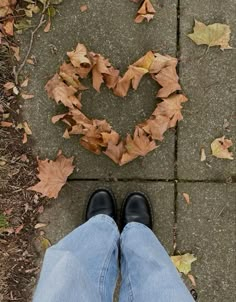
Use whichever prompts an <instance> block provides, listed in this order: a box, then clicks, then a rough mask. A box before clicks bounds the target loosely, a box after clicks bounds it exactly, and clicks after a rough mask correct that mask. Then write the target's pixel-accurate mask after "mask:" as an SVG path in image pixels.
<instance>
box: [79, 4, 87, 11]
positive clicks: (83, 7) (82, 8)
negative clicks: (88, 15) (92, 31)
mask: <svg viewBox="0 0 236 302" xmlns="http://www.w3.org/2000/svg"><path fill="white" fill-rule="evenodd" d="M86 10H88V6H87V5H86V4H84V5H81V6H80V11H81V12H82V13H83V12H85V11H86Z"/></svg>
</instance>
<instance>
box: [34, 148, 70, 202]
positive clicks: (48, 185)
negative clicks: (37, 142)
mask: <svg viewBox="0 0 236 302" xmlns="http://www.w3.org/2000/svg"><path fill="white" fill-rule="evenodd" d="M73 160H74V157H71V158H66V157H65V156H64V155H63V154H62V152H61V151H59V152H58V154H57V157H56V159H55V161H53V160H49V159H45V160H40V159H38V171H39V174H38V175H37V177H38V178H39V179H40V182H39V183H37V184H36V185H34V186H32V187H30V188H28V190H32V191H36V192H39V193H41V194H42V196H47V197H49V198H57V196H58V193H59V192H60V190H61V188H62V187H63V186H64V185H65V183H66V180H67V177H68V176H69V175H70V174H71V173H72V172H73V170H74V166H73V165H72V163H73Z"/></svg>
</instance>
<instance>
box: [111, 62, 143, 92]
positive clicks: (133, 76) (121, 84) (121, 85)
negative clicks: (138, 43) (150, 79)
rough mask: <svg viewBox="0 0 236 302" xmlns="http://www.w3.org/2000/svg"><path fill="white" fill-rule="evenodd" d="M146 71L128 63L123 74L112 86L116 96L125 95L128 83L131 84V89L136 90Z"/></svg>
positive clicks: (128, 86)
mask: <svg viewBox="0 0 236 302" xmlns="http://www.w3.org/2000/svg"><path fill="white" fill-rule="evenodd" d="M146 73H148V70H147V69H145V68H142V67H137V66H133V65H130V66H129V69H128V70H127V71H126V73H125V74H124V76H123V77H122V78H120V79H119V80H118V82H117V85H116V86H115V88H114V93H115V94H116V95H118V96H122V97H124V96H126V95H127V93H128V91H129V88H130V84H132V87H133V89H134V90H136V89H137V88H138V85H139V82H140V81H141V79H142V77H143V76H144V75H145V74H146Z"/></svg>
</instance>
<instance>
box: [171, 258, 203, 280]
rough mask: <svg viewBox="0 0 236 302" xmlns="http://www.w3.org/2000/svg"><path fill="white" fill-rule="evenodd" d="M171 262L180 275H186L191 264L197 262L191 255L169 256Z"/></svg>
mask: <svg viewBox="0 0 236 302" xmlns="http://www.w3.org/2000/svg"><path fill="white" fill-rule="evenodd" d="M171 260H172V262H173V263H174V265H175V267H176V268H177V269H178V271H179V272H180V273H183V274H185V275H187V274H188V273H189V272H190V271H191V264H192V263H193V262H194V261H196V260H197V258H196V257H194V255H192V254H189V253H187V254H184V255H178V256H171Z"/></svg>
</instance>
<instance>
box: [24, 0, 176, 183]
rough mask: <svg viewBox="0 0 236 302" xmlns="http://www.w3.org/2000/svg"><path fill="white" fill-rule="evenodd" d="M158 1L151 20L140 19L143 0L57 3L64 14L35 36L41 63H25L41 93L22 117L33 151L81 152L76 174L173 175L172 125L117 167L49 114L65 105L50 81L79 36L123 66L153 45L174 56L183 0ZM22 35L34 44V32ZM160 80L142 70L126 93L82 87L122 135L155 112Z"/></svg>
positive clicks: (91, 111) (86, 102) (92, 106)
mask: <svg viewBox="0 0 236 302" xmlns="http://www.w3.org/2000/svg"><path fill="white" fill-rule="evenodd" d="M152 2H153V5H154V7H155V8H156V10H157V13H156V15H155V17H154V20H153V21H151V22H150V23H149V24H147V23H143V24H135V23H134V20H133V19H134V17H135V15H136V12H137V10H138V5H137V4H134V3H132V2H131V1H115V0H107V1H99V0H87V1H86V4H87V5H88V10H87V11H86V12H84V13H81V11H80V6H81V5H82V4H84V2H82V1H77V0H67V1H64V2H63V3H62V4H61V5H60V6H58V10H59V14H58V15H57V16H56V17H55V18H53V23H52V29H51V31H50V32H49V33H47V34H46V33H43V32H42V31H41V32H40V33H39V35H38V36H37V38H36V41H35V43H34V46H33V50H32V54H33V55H34V56H35V57H36V59H37V65H36V66H27V70H28V72H29V73H30V85H29V90H30V92H31V93H34V95H35V98H34V99H32V100H30V101H27V102H25V105H24V118H25V119H26V120H27V121H28V123H29V125H30V127H31V128H32V131H33V136H32V137H33V139H34V145H35V146H34V150H35V154H37V155H41V156H45V157H48V156H51V157H54V156H55V154H56V152H57V150H58V149H59V148H61V149H62V150H63V152H64V153H65V154H67V155H75V156H76V160H77V167H78V169H77V170H76V171H75V172H74V174H73V175H72V176H71V178H73V179H75V178H80V179H81V178H83V179H84V178H86V179H98V178H106V177H115V178H141V179H144V178H147V179H171V178H173V177H174V170H173V163H174V131H173V130H172V131H171V130H170V131H169V132H168V133H167V134H166V135H165V140H164V142H163V143H162V144H161V146H160V147H159V148H158V149H157V150H155V151H154V152H153V153H152V154H149V155H148V156H147V157H145V158H144V159H137V160H136V161H134V162H132V163H130V164H128V165H126V166H124V167H122V168H119V167H117V166H116V165H115V164H114V163H113V162H112V161H111V160H110V159H109V158H107V157H105V156H96V155H94V154H91V153H90V152H88V151H87V150H85V149H83V147H82V146H80V145H79V138H78V137H73V138H71V139H70V140H65V139H63V138H62V135H63V132H64V125H63V123H59V124H58V125H53V124H52V123H51V117H52V116H54V115H56V114H58V113H61V112H66V110H65V109H64V108H63V107H60V106H57V105H56V104H55V102H54V101H52V100H49V99H48V97H47V95H46V92H45V91H44V86H45V84H46V82H47V81H48V80H49V78H50V77H51V76H52V75H53V74H54V73H55V72H56V71H57V69H58V67H59V66H60V64H61V63H62V62H63V61H64V60H65V59H66V52H67V51H69V50H72V49H73V48H75V46H76V45H77V43H78V42H81V43H84V44H86V46H87V47H88V48H89V49H90V50H92V51H94V52H98V53H101V54H103V55H104V56H105V57H107V58H109V59H110V61H111V63H112V64H113V65H114V66H115V67H118V68H120V69H121V71H122V73H123V72H124V71H125V70H126V68H127V66H128V65H129V64H130V63H132V62H134V61H135V60H137V59H138V58H139V57H141V56H142V55H143V54H145V53H146V52H147V51H148V50H150V49H154V50H157V51H159V52H160V53H163V54H165V53H168V54H169V55H173V56H175V53H176V20H177V17H176V3H177V0H175V1H172V0H167V1H152ZM21 40H22V49H21V50H22V52H23V53H24V52H25V51H26V50H27V49H28V43H29V34H28V36H27V35H24V37H22V38H21ZM52 50H53V51H52ZM157 88H158V87H157V85H156V83H154V82H153V81H152V80H151V79H150V78H148V77H144V79H143V82H142V83H141V85H140V87H139V89H138V90H137V92H135V93H134V92H133V91H130V93H129V94H128V96H127V97H126V98H125V99H121V98H119V97H116V96H114V95H113V94H112V93H111V91H109V90H108V89H106V88H103V89H102V90H101V93H100V94H99V93H97V92H95V90H93V89H92V88H91V89H90V90H89V91H86V92H84V95H83V101H82V103H83V106H84V112H85V113H86V114H87V115H88V116H89V117H94V118H107V119H108V121H109V122H110V123H111V124H112V125H113V128H114V129H115V130H117V131H119V132H120V133H121V134H122V135H123V136H124V135H126V133H127V132H131V133H132V132H133V129H134V126H135V124H136V123H137V122H139V121H142V120H143V119H145V118H146V117H149V116H150V114H151V113H152V111H153V110H154V108H155V105H156V99H155V94H156V90H157Z"/></svg>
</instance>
